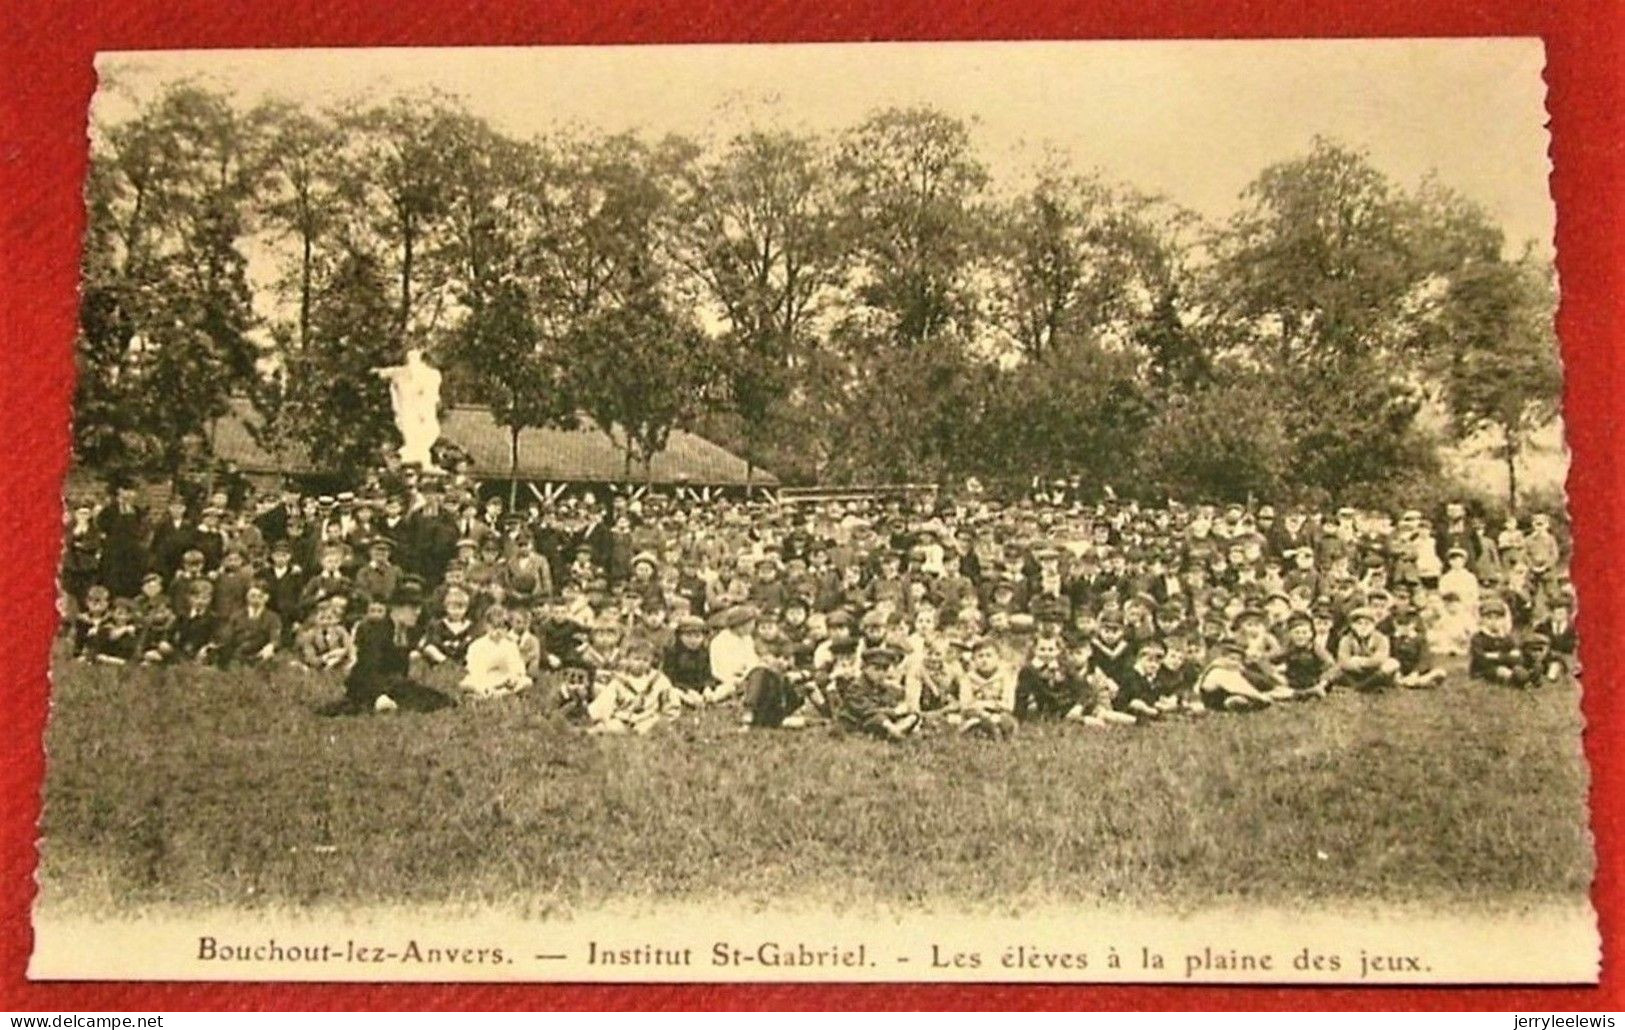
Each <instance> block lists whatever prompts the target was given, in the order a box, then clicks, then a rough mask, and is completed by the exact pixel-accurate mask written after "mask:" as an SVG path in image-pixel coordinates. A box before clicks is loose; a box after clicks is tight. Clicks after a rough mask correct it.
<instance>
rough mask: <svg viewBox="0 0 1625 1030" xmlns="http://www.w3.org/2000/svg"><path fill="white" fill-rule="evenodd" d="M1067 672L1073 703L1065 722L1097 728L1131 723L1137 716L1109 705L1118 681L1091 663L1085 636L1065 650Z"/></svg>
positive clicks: (1092, 657) (1090, 648) (1114, 695)
mask: <svg viewBox="0 0 1625 1030" xmlns="http://www.w3.org/2000/svg"><path fill="white" fill-rule="evenodd" d="M1066 674H1067V676H1068V677H1069V678H1070V679H1071V681H1072V697H1073V698H1074V700H1075V702H1076V703H1075V704H1074V705H1073V706H1072V708H1071V709H1070V710H1069V711H1067V712H1066V714H1065V717H1066V719H1067V721H1068V722H1080V723H1083V724H1084V725H1085V726H1092V727H1095V728H1096V729H1099V728H1102V727H1105V726H1117V725H1127V726H1132V725H1134V724H1135V723H1136V722H1138V721H1139V720H1138V719H1136V718H1135V717H1134V716H1132V715H1125V714H1124V713H1122V712H1119V711H1118V710H1117V709H1115V708H1113V707H1112V701H1113V699H1115V698H1116V697H1117V690H1118V688H1117V682H1116V681H1115V680H1113V679H1112V678H1111V677H1110V676H1107V675H1106V674H1105V673H1103V672H1101V671H1100V670H1099V669H1097V668H1095V666H1094V648H1093V647H1091V646H1090V644H1089V641H1088V640H1078V641H1075V642H1074V643H1073V644H1072V646H1071V647H1070V648H1069V649H1068V651H1067V659H1066Z"/></svg>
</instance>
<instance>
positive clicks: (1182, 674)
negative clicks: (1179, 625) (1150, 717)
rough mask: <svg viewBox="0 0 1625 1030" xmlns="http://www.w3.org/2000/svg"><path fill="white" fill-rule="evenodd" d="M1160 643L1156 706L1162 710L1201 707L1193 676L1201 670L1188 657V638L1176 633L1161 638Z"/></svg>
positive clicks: (1187, 709) (1199, 709)
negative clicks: (1160, 656)
mask: <svg viewBox="0 0 1625 1030" xmlns="http://www.w3.org/2000/svg"><path fill="white" fill-rule="evenodd" d="M1163 647H1164V648H1165V650H1164V651H1163V654H1162V664H1161V665H1160V666H1159V667H1158V668H1157V707H1159V708H1162V709H1163V710H1165V711H1173V710H1175V709H1180V710H1183V711H1187V712H1199V711H1201V710H1202V703H1201V702H1200V701H1198V700H1197V698H1196V677H1197V676H1198V675H1199V674H1200V673H1201V671H1202V670H1201V668H1200V667H1199V666H1198V665H1197V664H1196V662H1194V661H1192V660H1191V655H1190V650H1191V642H1190V641H1189V640H1188V639H1186V637H1185V636H1184V635H1183V634H1180V633H1176V634H1174V635H1173V636H1170V637H1167V638H1165V639H1164V640H1163Z"/></svg>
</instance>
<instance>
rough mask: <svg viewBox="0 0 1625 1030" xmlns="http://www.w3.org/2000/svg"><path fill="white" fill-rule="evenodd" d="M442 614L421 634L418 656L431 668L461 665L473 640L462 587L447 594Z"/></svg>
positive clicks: (467, 599) (466, 596) (468, 601)
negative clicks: (421, 639)
mask: <svg viewBox="0 0 1625 1030" xmlns="http://www.w3.org/2000/svg"><path fill="white" fill-rule="evenodd" d="M444 604H445V612H444V614H442V615H441V616H440V617H439V618H438V619H434V620H432V621H431V622H430V623H429V626H428V628H427V629H426V630H424V633H423V642H422V643H421V644H419V645H418V655H419V656H420V657H421V658H422V659H423V660H424V661H426V662H428V663H429V664H430V665H431V666H435V665H445V664H446V663H448V662H451V663H453V664H457V665H461V664H462V662H463V657H464V656H465V655H466V654H467V653H468V645H469V644H470V643H472V642H473V640H474V620H473V619H471V618H469V616H468V609H469V604H470V598H469V595H468V592H467V591H466V590H463V589H462V588H461V587H454V588H452V589H451V590H448V591H446V597H445V601H444Z"/></svg>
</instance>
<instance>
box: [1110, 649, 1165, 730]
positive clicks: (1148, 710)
mask: <svg viewBox="0 0 1625 1030" xmlns="http://www.w3.org/2000/svg"><path fill="white" fill-rule="evenodd" d="M1163 650H1164V649H1163V646H1162V642H1161V641H1160V640H1154V639H1153V640H1147V641H1144V642H1143V643H1141V644H1140V646H1139V647H1138V648H1136V649H1135V651H1134V661H1133V662H1132V663H1130V665H1129V667H1128V668H1127V669H1125V670H1123V672H1122V673H1121V674H1120V676H1119V678H1118V679H1117V681H1116V682H1117V694H1116V696H1114V697H1113V698H1112V710H1113V711H1116V712H1118V713H1119V714H1122V715H1127V716H1131V717H1133V719H1134V721H1135V722H1140V723H1144V722H1153V721H1155V720H1157V719H1160V718H1162V709H1160V708H1158V707H1157V670H1158V669H1159V668H1160V667H1161V665H1162V655H1163Z"/></svg>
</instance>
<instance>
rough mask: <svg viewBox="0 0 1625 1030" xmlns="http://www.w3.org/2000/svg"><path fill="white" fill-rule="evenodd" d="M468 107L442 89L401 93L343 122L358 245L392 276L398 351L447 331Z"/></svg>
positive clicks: (346, 169)
mask: <svg viewBox="0 0 1625 1030" xmlns="http://www.w3.org/2000/svg"><path fill="white" fill-rule="evenodd" d="M461 114H462V111H461V108H460V107H458V106H457V105H455V104H454V103H452V102H451V101H449V100H448V99H446V98H445V97H443V96H441V95H439V94H429V95H427V96H415V97H407V96H398V97H395V98H393V99H392V100H390V101H389V102H388V103H385V104H381V105H377V106H373V107H367V108H354V109H351V110H348V111H345V112H344V113H342V114H341V115H340V116H339V118H338V119H337V127H338V130H339V131H340V132H341V133H342V134H343V136H344V139H345V141H346V145H345V151H344V170H343V172H342V174H343V175H344V176H345V177H346V178H347V179H348V180H349V189H351V190H353V191H354V193H353V196H354V198H355V202H354V205H353V208H354V211H355V216H354V218H353V219H352V220H351V223H350V226H349V228H350V231H352V232H353V233H356V234H364V235H365V238H364V239H363V238H358V239H357V240H356V241H355V243H354V244H353V246H354V247H356V248H358V249H363V250H365V251H367V252H368V253H369V254H371V255H373V258H374V259H375V260H376V261H377V262H378V263H379V265H380V267H381V268H382V269H383V270H384V271H386V272H387V273H388V275H389V280H390V283H391V285H392V287H393V297H392V304H391V307H392V308H393V311H392V315H391V318H390V328H391V333H392V336H393V338H394V340H395V344H396V347H397V349H398V350H399V351H400V352H402V353H404V352H405V350H406V349H407V346H408V341H409V340H415V341H416V342H418V343H426V342H428V340H429V339H430V338H431V337H432V336H433V335H434V334H435V333H436V332H437V331H438V330H439V329H440V328H441V326H440V316H441V314H442V313H443V309H444V303H445V299H446V297H445V291H446V288H447V279H448V269H447V267H446V264H445V262H444V261H441V260H439V259H438V257H439V255H438V251H439V248H440V245H441V243H442V235H441V234H442V232H443V228H444V225H443V220H444V217H445V212H446V205H447V203H448V202H449V187H448V170H447V165H448V162H449V161H451V160H454V159H455V154H456V153H457V149H458V148H457V143H458V132H457V130H458V127H459V117H460V116H461Z"/></svg>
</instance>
